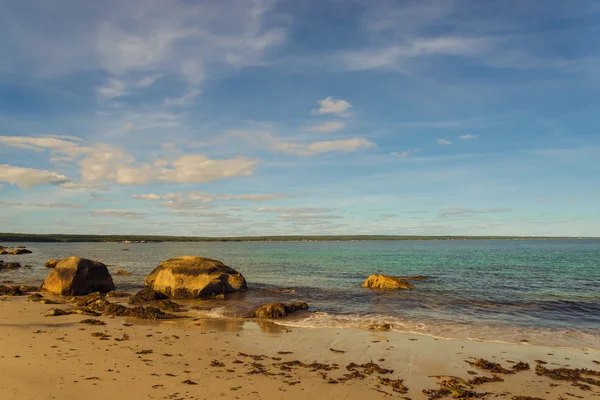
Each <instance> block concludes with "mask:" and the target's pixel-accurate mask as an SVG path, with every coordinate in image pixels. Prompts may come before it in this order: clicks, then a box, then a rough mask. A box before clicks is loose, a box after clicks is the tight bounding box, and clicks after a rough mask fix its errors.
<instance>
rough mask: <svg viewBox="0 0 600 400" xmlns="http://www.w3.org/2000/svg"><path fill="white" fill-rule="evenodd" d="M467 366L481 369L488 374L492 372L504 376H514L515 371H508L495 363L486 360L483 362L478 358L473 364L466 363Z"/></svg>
mask: <svg viewBox="0 0 600 400" xmlns="http://www.w3.org/2000/svg"><path fill="white" fill-rule="evenodd" d="M465 362H467V363H468V364H469V365H471V366H473V367H477V368H480V369H483V370H485V371H490V372H494V373H496V374H505V375H510V374H514V373H515V371H511V370H509V369H506V368H504V367H503V366H502V365H500V364H498V363H495V362H491V361H488V360H484V359H483V358H479V359H477V360H476V361H475V362H473V361H466V360H465Z"/></svg>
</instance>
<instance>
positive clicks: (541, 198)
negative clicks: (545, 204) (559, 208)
mask: <svg viewBox="0 0 600 400" xmlns="http://www.w3.org/2000/svg"><path fill="white" fill-rule="evenodd" d="M536 200H537V201H548V200H549V199H548V198H547V197H538V198H537V199H536Z"/></svg>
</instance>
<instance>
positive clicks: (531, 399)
mask: <svg viewBox="0 0 600 400" xmlns="http://www.w3.org/2000/svg"><path fill="white" fill-rule="evenodd" d="M559 397H560V396H559ZM511 400H545V399H542V398H541V397H531V396H513V397H511Z"/></svg>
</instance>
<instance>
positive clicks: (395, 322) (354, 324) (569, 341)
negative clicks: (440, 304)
mask: <svg viewBox="0 0 600 400" xmlns="http://www.w3.org/2000/svg"><path fill="white" fill-rule="evenodd" d="M274 322H275V323H276V324H278V325H284V326H288V327H297V328H334V329H362V330H368V329H369V326H371V325H384V324H389V325H390V331H392V332H400V333H412V334H419V335H426V336H430V337H433V338H436V339H443V340H474V341H482V342H494V343H510V344H528V345H538V346H544V347H563V348H582V347H587V348H589V349H600V335H598V334H597V333H593V332H590V331H586V330H558V329H546V328H545V329H541V328H540V329H534V328H531V329H528V328H517V327H514V326H513V327H507V326H494V325H473V324H452V323H438V322H435V323H434V322H428V323H425V322H424V321H412V320H407V319H403V318H399V317H392V316H387V315H368V316H366V315H359V314H329V313H326V312H315V313H311V314H310V315H308V316H306V317H304V318H302V317H300V318H291V319H286V320H275V321H274Z"/></svg>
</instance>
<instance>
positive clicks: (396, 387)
mask: <svg viewBox="0 0 600 400" xmlns="http://www.w3.org/2000/svg"><path fill="white" fill-rule="evenodd" d="M377 382H379V383H380V384H382V385H386V386H389V387H391V388H392V390H393V391H394V392H397V393H401V394H405V393H408V388H407V387H406V386H404V380H403V379H389V378H384V377H381V376H378V377H377Z"/></svg>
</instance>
